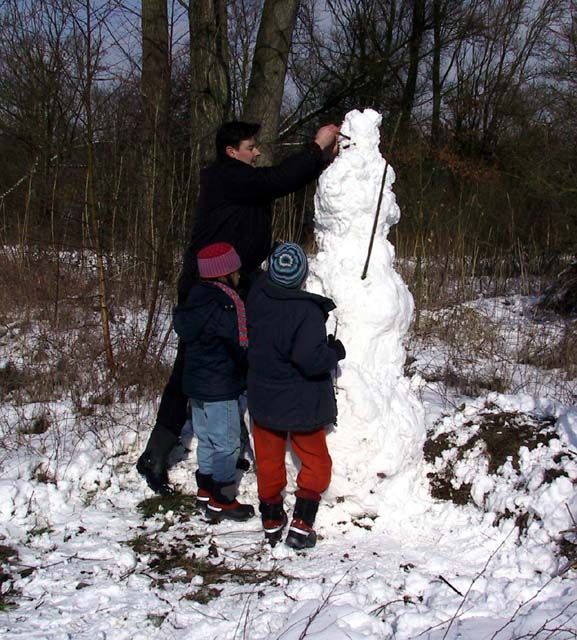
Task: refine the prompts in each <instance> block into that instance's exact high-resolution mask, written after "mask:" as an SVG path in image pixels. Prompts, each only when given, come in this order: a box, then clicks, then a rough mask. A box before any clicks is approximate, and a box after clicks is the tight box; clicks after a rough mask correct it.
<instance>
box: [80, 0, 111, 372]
mask: <svg viewBox="0 0 577 640" xmlns="http://www.w3.org/2000/svg"><path fill="white" fill-rule="evenodd" d="M84 6H85V8H86V15H85V21H86V22H85V32H84V39H85V42H84V46H85V47H86V56H85V60H84V62H85V69H86V76H85V78H84V79H83V80H84V87H83V104H84V110H85V118H86V121H85V122H86V151H87V167H86V203H87V207H88V219H89V220H90V228H91V231H92V236H93V242H94V249H95V253H96V265H97V271H98V299H99V303H100V321H101V325H102V338H103V342H104V351H105V353H106V360H107V363H108V368H109V369H110V372H111V374H112V375H113V376H116V374H117V368H116V362H115V360H114V351H113V348H112V337H111V333H110V313H109V309H108V287H107V282H106V270H105V267H104V254H103V250H102V244H101V241H100V216H99V215H98V203H97V200H96V161H95V154H94V117H93V116H94V114H93V104H92V91H93V88H94V81H95V74H96V69H97V68H98V57H99V56H98V53H94V52H93V46H94V47H95V48H96V50H97V51H98V48H99V46H100V44H101V43H100V42H98V43H96V44H94V43H93V36H94V32H93V29H99V28H100V25H97V26H96V27H94V26H93V24H92V18H93V13H92V11H93V10H92V6H91V0H85V4H84ZM99 38H100V36H99V34H98V37H97V39H99Z"/></svg>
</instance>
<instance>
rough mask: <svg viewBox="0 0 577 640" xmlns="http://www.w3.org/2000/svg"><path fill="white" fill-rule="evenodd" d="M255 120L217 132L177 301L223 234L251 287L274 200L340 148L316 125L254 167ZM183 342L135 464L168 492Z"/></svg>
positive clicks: (334, 135) (328, 129) (266, 246)
mask: <svg viewBox="0 0 577 640" xmlns="http://www.w3.org/2000/svg"><path fill="white" fill-rule="evenodd" d="M259 129H260V125H258V124H253V123H247V122H239V121H233V122H228V123H226V124H224V125H223V126H222V127H221V128H220V129H219V130H218V132H217V134H216V154H217V160H216V162H214V163H213V164H212V165H210V166H209V167H207V168H206V169H203V170H202V171H201V175H200V190H199V196H198V202H197V207H196V212H195V222H194V226H193V230H192V237H191V242H190V245H189V247H188V248H187V250H186V252H185V254H184V259H183V267H182V271H181V274H180V278H179V283H178V301H179V302H182V301H183V300H185V299H186V296H187V295H188V292H189V290H190V287H191V286H192V285H193V284H194V282H195V281H196V279H197V268H196V254H197V253H198V251H199V250H200V249H202V248H203V247H205V246H207V245H209V244H212V243H214V242H228V243H229V244H231V245H232V246H233V247H234V248H235V249H236V251H237V253H238V254H239V256H240V259H241V262H242V273H241V276H242V281H241V289H242V288H243V287H244V289H245V290H246V289H248V286H249V284H250V282H251V280H252V279H253V278H254V274H255V273H258V269H259V267H260V265H261V264H262V263H263V262H264V260H265V259H266V258H267V256H268V253H269V251H270V248H271V244H272V202H273V200H275V199H276V198H280V197H282V196H285V195H287V194H289V193H293V192H294V191H297V190H298V189H300V188H302V187H304V186H305V185H306V184H307V183H309V182H311V181H312V180H315V179H316V178H317V177H318V176H319V174H320V173H321V171H322V170H323V168H324V167H325V166H326V164H327V163H328V162H330V161H331V160H332V159H333V157H334V155H335V153H336V150H337V139H338V133H339V129H338V127H337V126H335V125H325V126H324V127H321V128H320V129H319V130H318V131H317V133H316V136H315V139H314V142H311V143H309V144H307V145H305V147H304V148H303V149H302V150H301V151H299V152H297V153H295V154H293V155H291V156H290V157H288V158H287V159H285V160H283V161H282V162H281V163H280V164H278V165H275V166H274V167H257V166H256V162H257V159H258V156H259V155H260V151H259V150H258V146H257V142H256V135H257V133H258V131H259ZM183 360H184V345H183V344H182V342H179V345H178V349H177V353H176V359H175V362H174V365H173V369H172V373H171V375H170V378H169V380H168V383H167V385H166V387H165V388H164V391H163V394H162V398H161V400H160V406H159V409H158V413H157V416H156V424H155V426H154V428H153V430H152V432H151V434H150V438H149V440H148V443H147V445H146V449H145V450H144V453H143V454H142V455H141V456H140V458H139V459H138V463H137V465H136V468H137V470H138V472H139V473H141V474H142V475H143V476H144V477H145V479H146V481H147V483H148V485H149V486H150V488H151V489H152V490H153V491H155V492H157V493H161V494H167V493H171V492H172V489H171V487H170V485H169V483H168V474H167V461H168V456H169V454H170V452H171V451H172V449H173V448H174V446H175V445H176V444H177V443H178V440H179V438H180V432H181V430H182V427H183V425H184V423H185V422H186V418H187V401H188V398H187V397H186V395H185V394H184V393H183V391H182V372H183Z"/></svg>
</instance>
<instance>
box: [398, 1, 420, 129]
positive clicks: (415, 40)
mask: <svg viewBox="0 0 577 640" xmlns="http://www.w3.org/2000/svg"><path fill="white" fill-rule="evenodd" d="M412 6H413V16H412V27H411V39H410V42H409V69H408V71H407V81H406V82H405V87H404V89H403V97H402V103H401V113H402V117H401V130H402V131H406V130H407V129H408V127H409V124H410V120H411V113H412V111H413V105H414V103H415V94H416V91H417V78H418V75H419V62H420V58H421V44H422V42H423V35H424V33H425V0H412Z"/></svg>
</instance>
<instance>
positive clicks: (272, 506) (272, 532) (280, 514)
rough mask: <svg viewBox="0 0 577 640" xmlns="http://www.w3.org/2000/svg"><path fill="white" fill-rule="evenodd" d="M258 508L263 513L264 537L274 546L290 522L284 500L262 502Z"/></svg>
mask: <svg viewBox="0 0 577 640" xmlns="http://www.w3.org/2000/svg"><path fill="white" fill-rule="evenodd" d="M258 510H259V511H260V514H261V519H262V528H263V529H264V537H265V538H266V540H267V542H270V545H271V546H272V547H274V545H275V544H276V543H277V542H278V541H279V540H280V539H281V537H282V531H283V529H284V528H285V527H286V524H287V522H288V520H287V517H286V513H285V510H284V509H283V506H282V500H281V501H280V502H261V503H260V505H259V508H258Z"/></svg>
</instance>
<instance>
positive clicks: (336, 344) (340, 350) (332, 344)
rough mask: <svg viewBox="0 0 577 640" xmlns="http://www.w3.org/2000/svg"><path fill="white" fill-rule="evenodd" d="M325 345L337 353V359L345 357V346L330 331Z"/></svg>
mask: <svg viewBox="0 0 577 640" xmlns="http://www.w3.org/2000/svg"><path fill="white" fill-rule="evenodd" d="M327 345H328V347H329V349H332V350H333V351H334V352H335V353H336V354H337V360H344V359H345V357H346V355H347V352H346V351H345V346H344V344H343V343H342V342H341V341H340V340H337V339H336V338H335V336H334V335H333V334H332V333H331V334H329V335H328V336H327Z"/></svg>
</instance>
